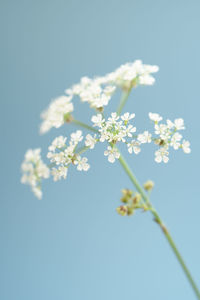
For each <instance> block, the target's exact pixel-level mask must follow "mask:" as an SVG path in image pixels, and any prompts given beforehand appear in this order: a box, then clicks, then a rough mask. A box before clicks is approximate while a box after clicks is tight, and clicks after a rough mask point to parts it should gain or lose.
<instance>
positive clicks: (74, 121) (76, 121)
mask: <svg viewBox="0 0 200 300" xmlns="http://www.w3.org/2000/svg"><path fill="white" fill-rule="evenodd" d="M72 122H73V123H74V124H75V125H78V126H81V127H83V128H85V129H88V130H91V131H93V132H96V133H98V130H97V129H95V128H93V127H92V126H89V125H87V124H85V123H83V122H80V121H78V120H75V119H73V120H72Z"/></svg>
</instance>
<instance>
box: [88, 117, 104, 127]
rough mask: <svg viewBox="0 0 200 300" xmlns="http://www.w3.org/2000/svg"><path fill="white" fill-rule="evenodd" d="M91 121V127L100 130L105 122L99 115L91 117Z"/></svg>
mask: <svg viewBox="0 0 200 300" xmlns="http://www.w3.org/2000/svg"><path fill="white" fill-rule="evenodd" d="M91 121H92V122H93V123H94V125H93V126H96V127H100V128H101V127H102V125H103V123H104V121H105V120H104V119H103V117H102V115H101V114H97V115H96V116H92V119H91Z"/></svg>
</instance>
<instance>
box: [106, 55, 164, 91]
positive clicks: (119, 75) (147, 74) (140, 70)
mask: <svg viewBox="0 0 200 300" xmlns="http://www.w3.org/2000/svg"><path fill="white" fill-rule="evenodd" d="M158 70H159V68H158V66H151V65H145V64H143V63H142V61H141V60H136V61H134V62H132V63H127V64H124V65H121V66H120V67H119V68H118V69H116V70H115V71H113V72H111V73H109V74H107V75H106V76H104V78H102V79H101V82H103V83H111V84H114V85H116V86H119V87H121V88H122V89H130V88H132V87H136V86H137V85H152V84H153V83H154V82H155V79H154V77H153V76H151V73H156V72H158Z"/></svg>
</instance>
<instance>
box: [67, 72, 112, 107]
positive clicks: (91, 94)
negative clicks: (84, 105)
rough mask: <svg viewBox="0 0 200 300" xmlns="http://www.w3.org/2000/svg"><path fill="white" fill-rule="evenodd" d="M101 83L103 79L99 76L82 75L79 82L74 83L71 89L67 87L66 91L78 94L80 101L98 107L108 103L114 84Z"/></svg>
mask: <svg viewBox="0 0 200 300" xmlns="http://www.w3.org/2000/svg"><path fill="white" fill-rule="evenodd" d="M102 84H103V81H102V80H100V78H97V79H96V78H95V79H90V78H88V77H82V78H81V81H80V83H78V84H75V85H74V86H73V87H72V88H71V89H67V90H66V93H67V94H68V95H70V94H73V95H77V96H79V97H80V99H81V101H83V102H88V103H89V104H90V106H91V107H94V108H100V107H103V106H105V105H108V103H109V101H110V99H111V96H112V94H113V93H114V91H115V86H113V85H108V86H106V87H103V86H102Z"/></svg>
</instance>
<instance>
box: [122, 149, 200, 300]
mask: <svg viewBox="0 0 200 300" xmlns="http://www.w3.org/2000/svg"><path fill="white" fill-rule="evenodd" d="M119 162H120V164H121V166H122V167H123V169H124V171H125V172H126V174H127V175H128V177H129V178H130V180H131V182H132V183H133V185H134V186H135V187H136V189H137V191H138V192H139V193H140V194H141V196H142V198H143V200H144V201H145V203H146V204H147V205H148V206H149V208H150V211H151V212H152V214H153V216H154V220H155V221H156V222H157V223H158V224H159V225H160V227H161V229H162V232H163V233H164V235H165V237H166V239H167V241H168V242H169V245H170V246H171V248H172V250H173V252H174V254H175V256H176V258H177V259H178V261H179V263H180V265H181V267H182V269H183V271H184V273H185V275H186V277H187V279H188V281H189V282H190V284H191V287H192V288H193V291H194V293H195V295H196V296H197V299H200V291H199V289H198V288H197V285H196V283H195V282H194V279H193V278H192V275H191V273H190V271H189V270H188V268H187V266H186V264H185V262H184V260H183V258H182V256H181V254H180V252H179V251H178V249H177V247H176V245H175V243H174V241H173V239H172V237H171V235H170V233H169V231H168V230H167V228H166V226H165V225H164V223H163V221H162V219H161V218H160V216H159V214H158V213H157V211H156V210H155V208H154V207H153V206H152V204H151V202H150V200H149V197H148V196H147V195H146V193H145V192H144V190H143V188H142V186H141V185H140V184H139V182H138V180H137V179H136V177H135V175H134V174H133V172H132V171H131V169H130V168H129V166H128V164H127V162H126V161H125V159H124V158H123V156H122V155H120V158H119Z"/></svg>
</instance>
